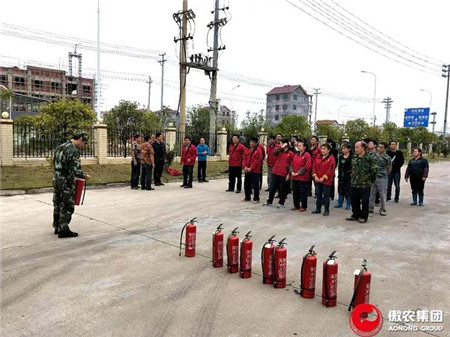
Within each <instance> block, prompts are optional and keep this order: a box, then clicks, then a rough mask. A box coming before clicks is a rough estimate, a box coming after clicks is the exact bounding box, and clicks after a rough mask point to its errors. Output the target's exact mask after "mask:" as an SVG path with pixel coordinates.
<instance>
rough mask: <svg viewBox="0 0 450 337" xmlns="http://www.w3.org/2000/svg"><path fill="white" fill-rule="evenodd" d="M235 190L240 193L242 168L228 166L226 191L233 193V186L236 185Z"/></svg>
mask: <svg viewBox="0 0 450 337" xmlns="http://www.w3.org/2000/svg"><path fill="white" fill-rule="evenodd" d="M236 179H237V186H236V190H237V191H240V190H241V189H242V167H240V166H229V167H228V189H229V190H230V191H234V184H235V183H236Z"/></svg>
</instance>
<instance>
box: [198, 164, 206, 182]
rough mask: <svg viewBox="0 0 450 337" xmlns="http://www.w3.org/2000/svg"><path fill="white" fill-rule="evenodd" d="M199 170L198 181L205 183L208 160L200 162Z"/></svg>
mask: <svg viewBox="0 0 450 337" xmlns="http://www.w3.org/2000/svg"><path fill="white" fill-rule="evenodd" d="M197 165H198V166H197V170H198V174H197V178H198V181H205V180H206V160H205V161H198V164H197Z"/></svg>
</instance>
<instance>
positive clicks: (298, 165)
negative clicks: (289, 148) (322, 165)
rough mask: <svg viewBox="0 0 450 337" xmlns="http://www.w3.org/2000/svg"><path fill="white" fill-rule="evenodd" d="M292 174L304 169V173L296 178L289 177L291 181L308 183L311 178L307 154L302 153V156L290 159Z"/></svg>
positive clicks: (309, 156)
mask: <svg viewBox="0 0 450 337" xmlns="http://www.w3.org/2000/svg"><path fill="white" fill-rule="evenodd" d="M291 165H292V172H293V173H298V171H299V170H300V169H302V168H303V169H305V172H304V173H303V174H301V175H298V176H291V179H293V180H299V181H309V177H311V167H312V162H311V155H310V154H309V153H308V152H306V151H305V152H303V154H299V153H297V154H295V155H294V159H292V164H291Z"/></svg>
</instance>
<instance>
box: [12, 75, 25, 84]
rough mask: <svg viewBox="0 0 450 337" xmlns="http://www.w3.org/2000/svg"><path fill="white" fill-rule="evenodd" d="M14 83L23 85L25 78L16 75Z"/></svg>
mask: <svg viewBox="0 0 450 337" xmlns="http://www.w3.org/2000/svg"><path fill="white" fill-rule="evenodd" d="M14 84H16V85H20V86H25V78H24V77H19V76H16V78H15V79H14Z"/></svg>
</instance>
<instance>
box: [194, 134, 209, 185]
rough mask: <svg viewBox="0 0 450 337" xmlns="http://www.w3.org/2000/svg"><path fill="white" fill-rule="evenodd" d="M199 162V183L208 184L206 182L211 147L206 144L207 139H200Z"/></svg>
mask: <svg viewBox="0 0 450 337" xmlns="http://www.w3.org/2000/svg"><path fill="white" fill-rule="evenodd" d="M197 153H198V156H197V161H198V176H197V177H198V182H199V183H207V182H208V180H206V160H207V158H208V155H209V154H210V152H209V147H208V145H206V144H205V138H200V144H198V145H197Z"/></svg>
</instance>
